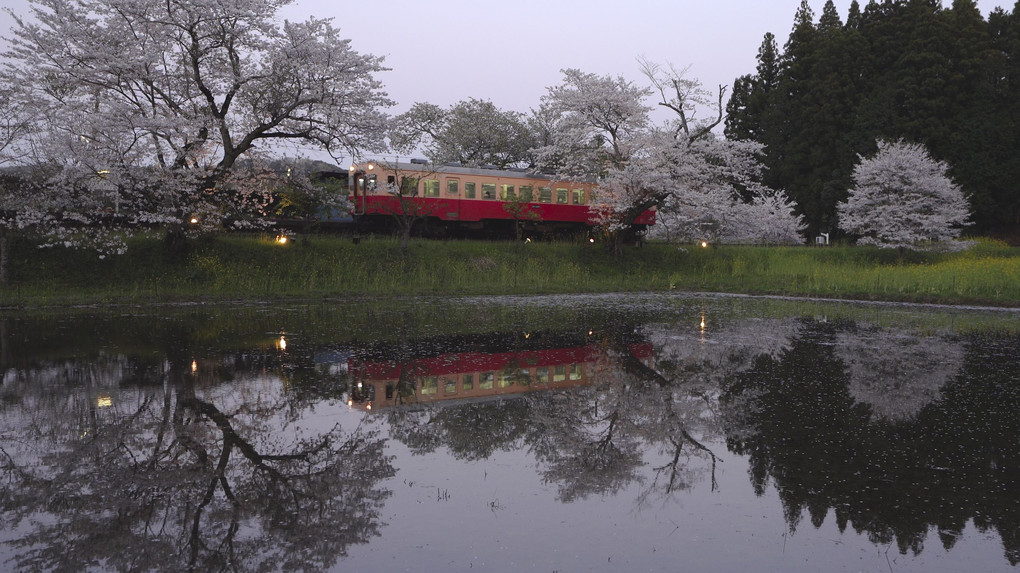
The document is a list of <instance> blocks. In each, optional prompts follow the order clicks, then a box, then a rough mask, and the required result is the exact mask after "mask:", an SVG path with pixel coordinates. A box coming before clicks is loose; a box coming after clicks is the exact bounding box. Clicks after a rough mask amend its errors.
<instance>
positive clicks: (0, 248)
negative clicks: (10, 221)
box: [0, 227, 10, 287]
mask: <svg viewBox="0 0 1020 573" xmlns="http://www.w3.org/2000/svg"><path fill="white" fill-rule="evenodd" d="M9 243H10V242H9V241H8V239H7V228H6V227H0V287H6V286H8V285H9V284H10V283H9V277H8V275H7V266H8V262H9V261H10V257H9V253H8V246H9Z"/></svg>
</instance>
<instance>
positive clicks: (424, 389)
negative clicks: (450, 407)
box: [421, 376, 439, 396]
mask: <svg viewBox="0 0 1020 573" xmlns="http://www.w3.org/2000/svg"><path fill="white" fill-rule="evenodd" d="M438 391H439V376H425V377H424V378H422V379H421V393H422V395H423V396H431V395H433V394H435V393H436V392H438Z"/></svg>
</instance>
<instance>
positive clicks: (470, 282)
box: [0, 236, 1020, 306]
mask: <svg viewBox="0 0 1020 573" xmlns="http://www.w3.org/2000/svg"><path fill="white" fill-rule="evenodd" d="M11 271H12V272H11V275H12V284H11V286H9V287H7V288H6V289H0V305H8V306H13V305H46V304H63V305H66V304H76V303H83V304H95V303H102V302H108V301H144V302H148V301H179V300H232V299H246V300H250V299H273V298H282V297H302V298H331V297H348V296H378V295H413V294H432V295H444V294H450V295H460V294H481V295H484V294H532V293H534V294H540V293H568V292H578V293H583V292H614V291H656V290H670V289H673V290H691V291H718V292H733V293H749V294H782V295H793V296H815V297H826V298H856V299H879V300H899V301H918V302H943V303H955V304H960V303H966V304H992V305H1000V306H1020V249H1016V248H1010V247H1008V246H1006V245H1004V244H999V243H994V242H989V241H985V242H982V243H980V244H979V245H978V246H977V247H975V248H973V249H971V250H969V251H965V252H962V253H949V254H947V253H913V252H907V253H902V254H901V253H897V252H896V251H890V250H882V249H876V248H865V247H847V246H837V247H824V248H820V247H717V248H708V249H701V248H697V247H687V248H679V247H676V246H672V245H663V244H650V245H646V246H645V247H643V248H634V249H631V250H628V251H626V252H624V253H623V254H622V255H621V256H619V257H614V256H612V255H610V254H608V253H607V252H606V251H605V250H604V249H602V248H601V247H599V246H597V245H590V244H587V243H569V242H557V243H542V242H536V243H518V242H479V241H424V240H423V241H412V243H411V246H410V248H409V249H408V251H407V252H403V251H401V249H400V247H399V243H398V242H397V241H396V240H392V239H388V238H370V239H366V240H362V241H361V242H360V244H357V245H356V244H354V243H353V242H352V241H350V240H349V239H342V238H338V237H328V236H309V237H306V238H303V239H299V240H297V241H294V242H292V243H290V244H288V245H285V246H281V245H278V244H276V243H275V242H274V241H273V240H272V237H269V236H262V237H253V236H222V237H215V238H210V239H205V240H200V241H196V242H195V243H193V245H192V248H191V250H190V251H189V252H188V253H187V254H186V255H184V256H181V257H178V258H172V259H171V258H167V257H166V256H165V255H164V253H163V251H162V246H161V243H160V241H159V240H158V239H155V238H150V239H145V238H140V239H135V240H133V241H132V242H131V243H130V245H129V250H128V253H127V254H126V255H123V256H119V257H111V258H107V259H102V260H100V259H99V258H98V257H97V256H95V255H94V254H90V253H83V252H76V251H72V250H64V249H45V250H40V249H36V248H34V246H32V245H31V244H28V243H27V242H24V241H21V242H17V243H15V245H14V248H13V252H12V257H11Z"/></svg>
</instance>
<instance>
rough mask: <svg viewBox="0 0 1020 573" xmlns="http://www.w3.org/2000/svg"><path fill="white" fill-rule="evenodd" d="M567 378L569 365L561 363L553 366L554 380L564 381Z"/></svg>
mask: <svg viewBox="0 0 1020 573" xmlns="http://www.w3.org/2000/svg"><path fill="white" fill-rule="evenodd" d="M566 379H567V365H566V364H559V365H557V366H553V382H563V381H564V380H566Z"/></svg>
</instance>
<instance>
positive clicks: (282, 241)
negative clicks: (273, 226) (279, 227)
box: [276, 235, 290, 245]
mask: <svg viewBox="0 0 1020 573" xmlns="http://www.w3.org/2000/svg"><path fill="white" fill-rule="evenodd" d="M289 240H290V239H289V238H287V235H277V236H276V244H278V245H286V244H287V241H289Z"/></svg>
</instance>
